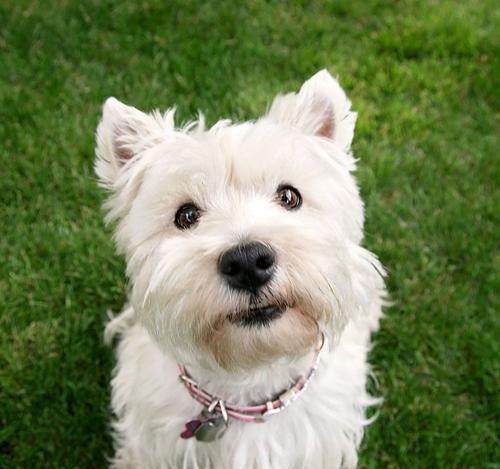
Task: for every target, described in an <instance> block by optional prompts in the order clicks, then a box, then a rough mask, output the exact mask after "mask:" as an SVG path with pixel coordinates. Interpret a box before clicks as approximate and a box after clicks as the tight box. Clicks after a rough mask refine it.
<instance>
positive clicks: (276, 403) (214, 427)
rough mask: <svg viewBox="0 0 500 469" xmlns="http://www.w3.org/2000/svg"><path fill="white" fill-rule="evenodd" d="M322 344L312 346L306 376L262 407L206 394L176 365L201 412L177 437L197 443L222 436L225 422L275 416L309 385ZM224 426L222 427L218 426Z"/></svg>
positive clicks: (255, 420)
mask: <svg viewBox="0 0 500 469" xmlns="http://www.w3.org/2000/svg"><path fill="white" fill-rule="evenodd" d="M324 343H325V337H324V335H323V334H321V339H320V341H319V343H318V346H317V347H316V350H315V354H314V358H313V364H312V366H311V368H310V369H309V372H308V373H307V374H306V375H302V376H300V377H299V378H298V379H297V381H295V383H294V384H293V385H292V386H291V387H290V388H288V389H287V390H286V391H284V392H283V393H281V394H280V395H279V396H277V397H276V398H275V399H274V400H270V401H267V402H266V403H264V404H258V405H252V406H237V405H234V404H231V403H229V402H225V401H223V400H222V399H219V398H218V397H216V396H214V395H213V394H210V393H209V392H207V391H205V390H204V389H202V388H200V386H199V385H198V383H197V382H196V381H195V380H194V379H193V378H191V376H189V374H188V372H187V371H186V368H185V367H184V366H182V365H178V366H179V372H180V374H179V378H180V379H181V381H182V382H183V383H184V386H185V387H186V389H187V390H188V392H189V394H190V395H191V397H192V398H193V399H194V400H196V401H198V402H199V403H200V404H202V405H203V407H204V409H203V411H202V412H201V413H200V415H198V416H197V417H195V418H194V419H191V420H190V421H189V422H187V423H186V426H185V429H184V431H183V432H182V433H181V435H180V436H181V438H191V437H193V436H194V437H196V439H197V440H198V441H213V440H214V439H218V438H220V436H222V434H223V432H224V430H225V427H227V425H228V424H229V419H234V420H239V421H240V422H263V421H264V417H267V416H269V415H273V414H277V413H279V412H281V411H282V410H283V409H285V408H286V407H288V406H289V405H290V404H291V403H292V402H294V401H295V400H296V399H297V398H298V397H299V396H300V395H301V394H302V393H303V392H304V391H305V390H306V389H307V386H308V385H309V382H310V381H311V380H312V378H313V377H314V375H315V373H316V370H317V368H318V363H319V359H320V353H321V350H322V349H323V345H324ZM222 423H224V424H225V425H221V424H222Z"/></svg>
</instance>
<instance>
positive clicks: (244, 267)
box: [219, 243, 275, 293]
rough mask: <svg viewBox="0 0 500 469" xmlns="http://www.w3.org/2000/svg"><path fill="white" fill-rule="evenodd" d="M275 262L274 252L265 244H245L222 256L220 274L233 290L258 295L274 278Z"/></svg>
mask: <svg viewBox="0 0 500 469" xmlns="http://www.w3.org/2000/svg"><path fill="white" fill-rule="evenodd" d="M274 261H275V255H274V252H273V251H272V250H271V248H269V247H267V246H266V245H265V244H262V243H249V244H243V245H240V246H235V247H234V248H232V249H230V250H229V251H226V252H225V253H224V254H222V256H221V257H220V259H219V272H220V273H221V274H222V276H223V277H224V278H225V280H226V282H227V283H228V284H229V285H230V286H231V287H232V288H235V289H236V290H247V291H250V292H252V293H256V292H257V290H258V289H259V288H260V287H262V286H263V285H265V284H266V283H267V282H268V281H269V280H270V278H271V277H272V276H273V272H274V267H275V266H274Z"/></svg>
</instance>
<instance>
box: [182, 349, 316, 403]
mask: <svg viewBox="0 0 500 469" xmlns="http://www.w3.org/2000/svg"><path fill="white" fill-rule="evenodd" d="M314 357H315V351H314V350H311V351H310V352H309V353H307V354H306V355H304V356H302V357H299V358H289V357H287V358H280V359H279V360H275V361H273V362H271V363H268V364H265V365H262V366H259V367H257V368H254V369H252V370H250V371H236V372H230V371H226V370H224V369H222V368H220V367H214V366H209V365H208V364H206V363H199V362H198V363H189V364H187V365H186V368H187V370H188V372H189V374H190V376H191V377H192V378H193V379H194V380H196V382H197V383H198V385H199V386H200V387H201V388H203V389H204V390H206V391H207V392H209V393H210V394H212V395H214V396H218V397H220V398H221V399H224V400H225V401H227V402H231V403H233V404H236V405H252V404H260V403H263V402H266V401H268V400H270V399H272V398H273V397H275V396H276V395H278V394H280V393H281V392H283V391H284V390H286V389H287V388H289V387H290V386H292V385H293V384H294V383H295V382H296V381H297V379H298V378H299V377H300V376H304V375H306V374H307V373H308V371H309V370H310V368H311V366H312V365H313V361H314Z"/></svg>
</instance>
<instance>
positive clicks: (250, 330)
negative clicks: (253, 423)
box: [205, 305, 319, 371]
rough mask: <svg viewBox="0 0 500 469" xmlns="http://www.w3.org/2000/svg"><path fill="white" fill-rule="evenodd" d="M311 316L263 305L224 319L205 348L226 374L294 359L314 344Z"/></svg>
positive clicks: (314, 327) (294, 309)
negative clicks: (288, 358) (280, 360)
mask: <svg viewBox="0 0 500 469" xmlns="http://www.w3.org/2000/svg"><path fill="white" fill-rule="evenodd" d="M318 334H319V331H318V324H317V321H316V320H315V319H314V317H313V315H310V314H305V312H304V311H302V310H300V309H298V308H297V307H289V306H279V305H265V306H259V307H255V308H254V307H252V308H250V309H248V310H246V311H240V312H238V313H237V314H232V315H229V316H226V318H225V320H222V321H221V322H220V323H219V324H218V325H217V326H216V327H215V328H212V329H211V331H210V333H209V334H207V335H206V336H205V344H206V346H207V347H208V349H209V351H210V352H211V354H212V355H213V356H214V358H215V360H216V361H217V363H218V364H219V365H220V366H221V367H222V368H225V369H226V370H229V371H236V370H249V369H252V368H256V367H259V366H262V365H264V364H269V363H270V362H271V361H273V360H276V359H279V358H282V357H286V356H288V357H297V356H301V355H303V354H305V353H307V352H309V351H310V350H311V348H312V347H314V345H315V344H316V342H317V340H318Z"/></svg>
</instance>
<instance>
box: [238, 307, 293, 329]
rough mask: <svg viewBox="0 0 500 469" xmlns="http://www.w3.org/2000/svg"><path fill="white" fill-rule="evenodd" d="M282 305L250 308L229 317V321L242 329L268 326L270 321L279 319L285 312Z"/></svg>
mask: <svg viewBox="0 0 500 469" xmlns="http://www.w3.org/2000/svg"><path fill="white" fill-rule="evenodd" d="M285 309H286V306H283V305H267V306H259V307H252V308H250V309H248V310H246V311H242V312H238V313H237V314H234V315H231V316H230V320H231V322H232V323H233V324H237V325H238V326H243V327H259V326H268V325H269V324H270V323H271V322H272V321H274V320H275V319H277V318H279V317H280V316H281V315H282V314H283V312H284V311H285Z"/></svg>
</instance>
